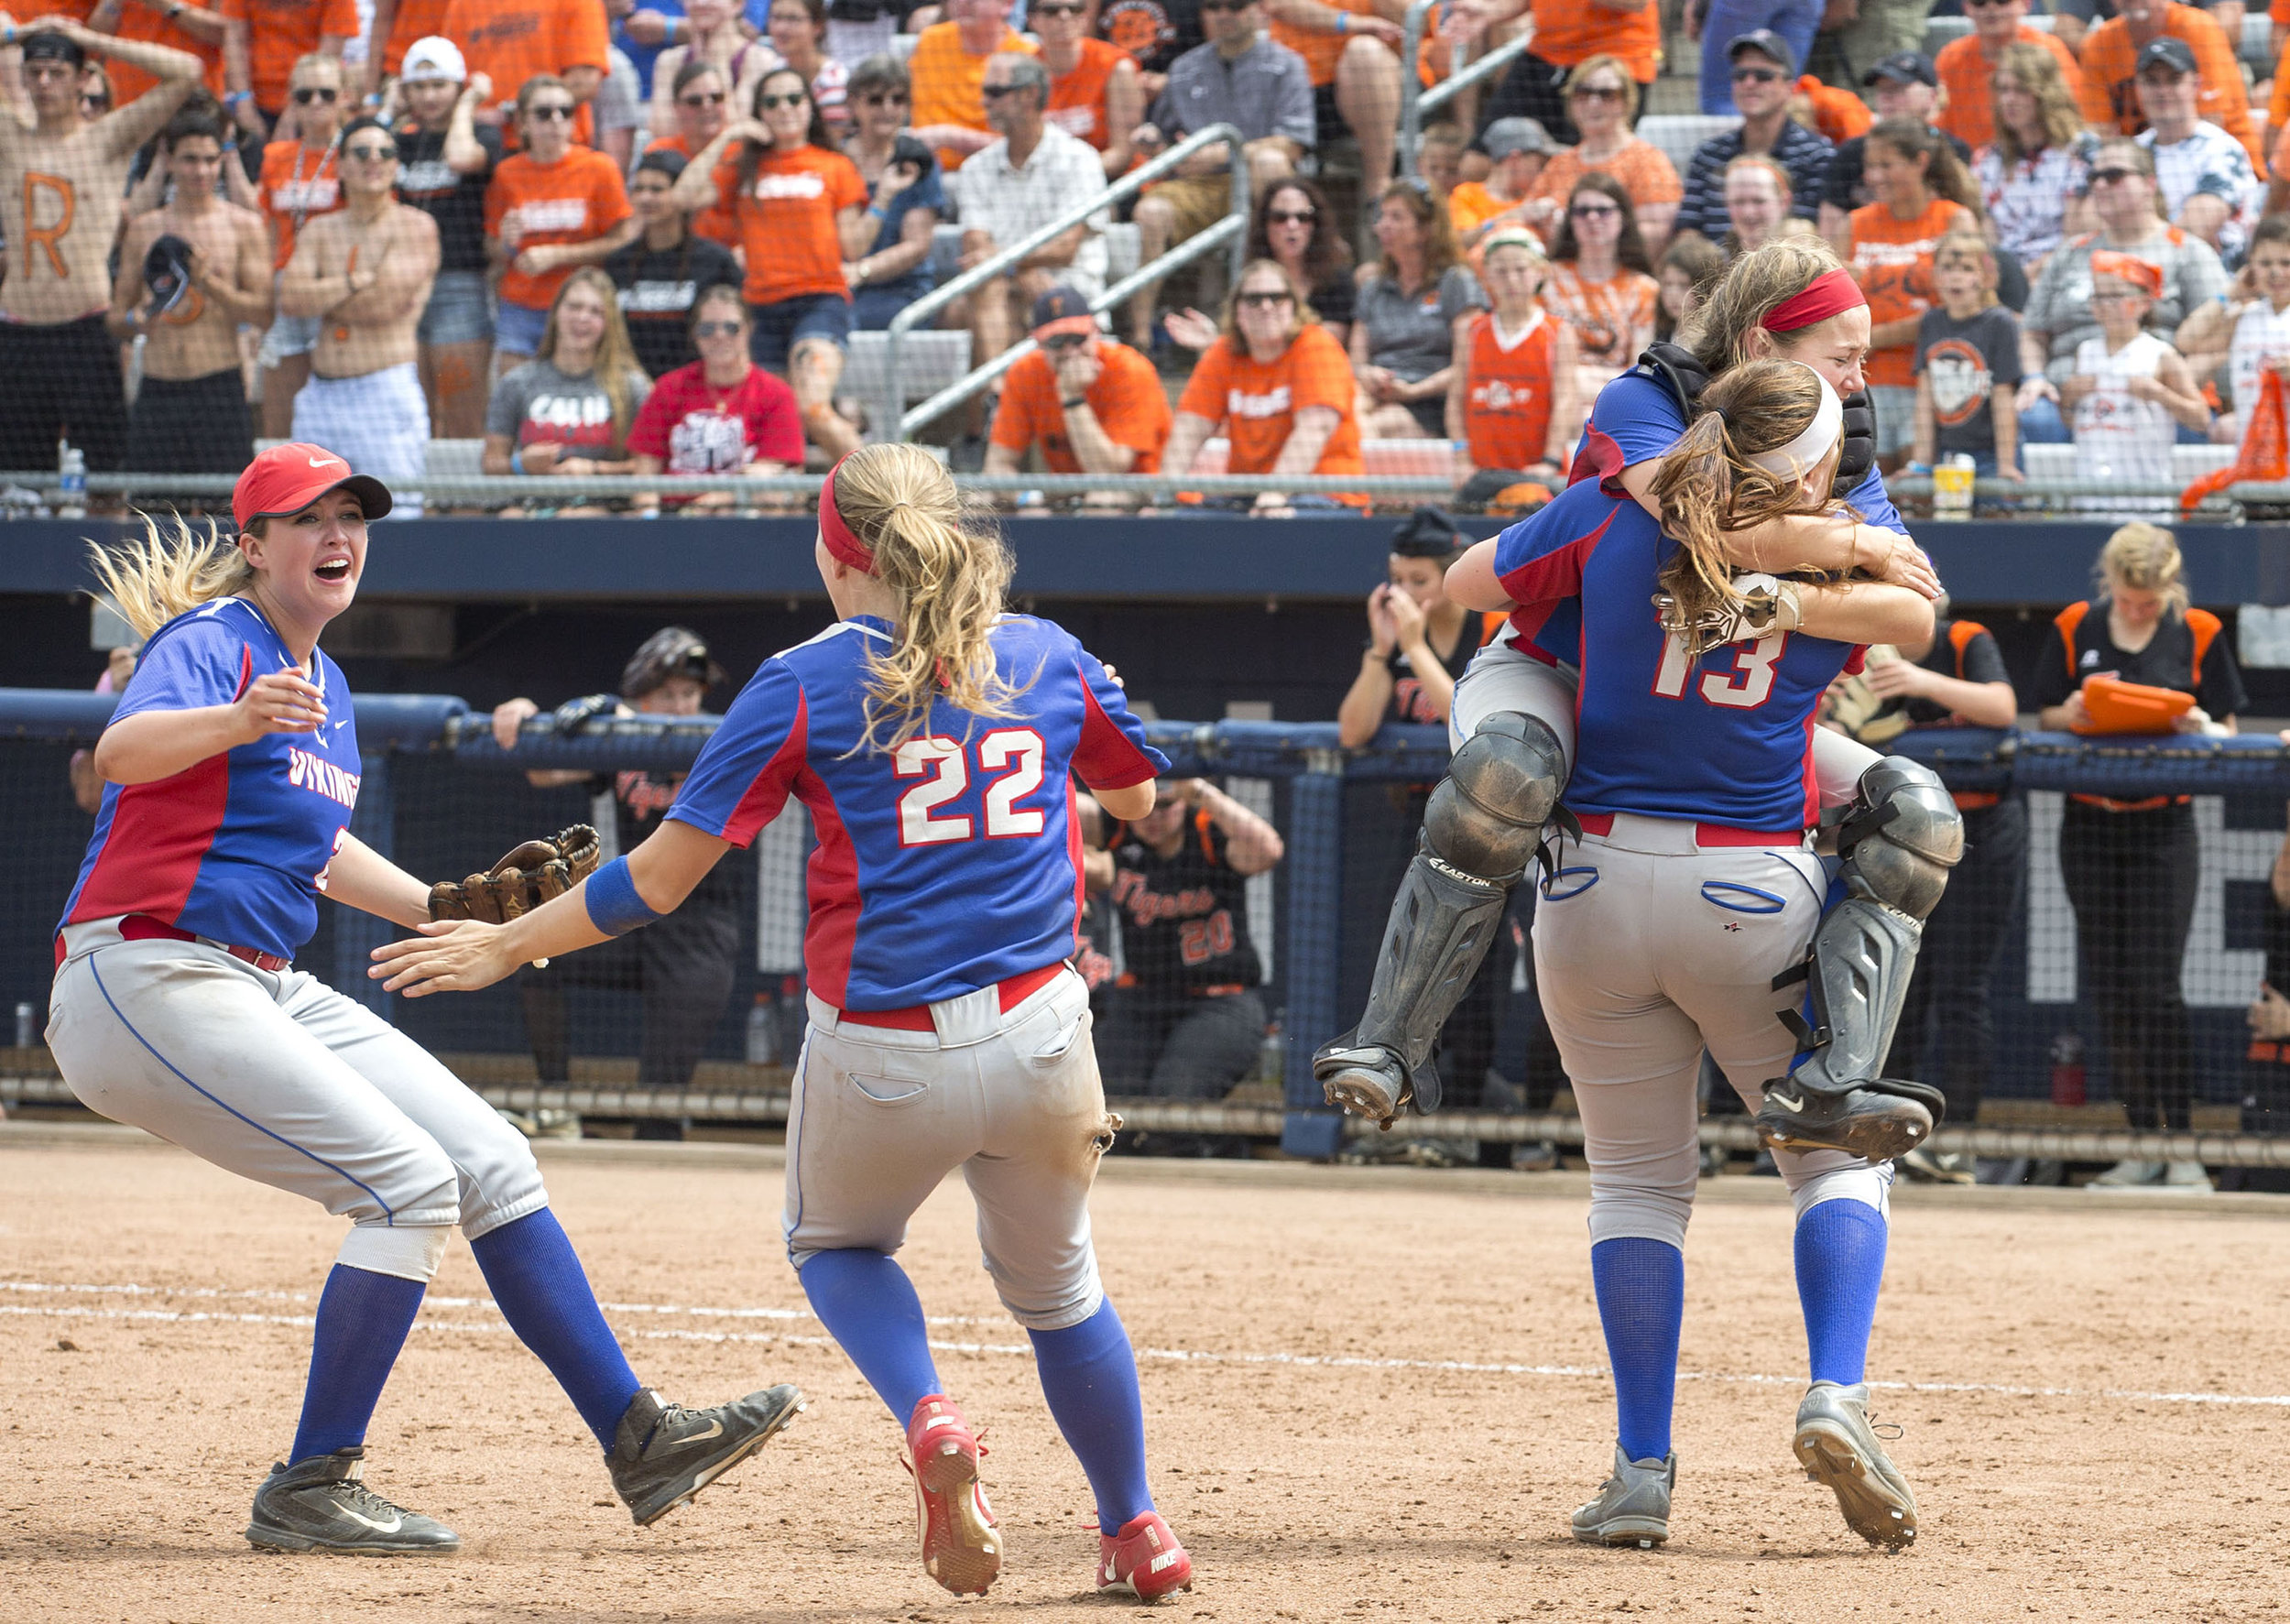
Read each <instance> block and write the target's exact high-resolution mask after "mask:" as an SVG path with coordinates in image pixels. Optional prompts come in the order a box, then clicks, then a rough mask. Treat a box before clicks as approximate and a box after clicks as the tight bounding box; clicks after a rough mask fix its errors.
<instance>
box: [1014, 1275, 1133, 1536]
mask: <svg viewBox="0 0 2290 1624" xmlns="http://www.w3.org/2000/svg"><path fill="white" fill-rule="evenodd" d="M1026 1335H1029V1336H1030V1337H1032V1338H1033V1356H1034V1362H1035V1364H1036V1365H1037V1366H1039V1367H1040V1368H1041V1392H1042V1396H1043V1397H1045V1398H1047V1399H1048V1400H1049V1401H1050V1413H1051V1414H1052V1416H1054V1417H1056V1419H1057V1423H1058V1431H1059V1432H1061V1433H1064V1434H1065V1442H1066V1444H1067V1446H1068V1447H1070V1448H1071V1449H1072V1450H1073V1451H1074V1456H1075V1458H1077V1459H1078V1460H1080V1462H1081V1463H1082V1470H1083V1471H1084V1472H1085V1473H1086V1474H1087V1475H1088V1477H1089V1488H1090V1491H1091V1492H1092V1493H1094V1494H1095V1495H1096V1497H1097V1526H1098V1528H1099V1529H1101V1530H1102V1531H1105V1532H1107V1533H1118V1532H1120V1531H1121V1529H1122V1528H1123V1526H1124V1525H1126V1524H1127V1523H1128V1522H1129V1520H1131V1519H1132V1518H1134V1517H1136V1516H1138V1515H1139V1514H1140V1513H1141V1512H1145V1511H1150V1510H1152V1509H1153V1492H1152V1490H1151V1489H1150V1488H1147V1487H1146V1486H1145V1405H1144V1401H1142V1400H1141V1399H1140V1398H1139V1397H1138V1392H1137V1355H1136V1354H1135V1353H1133V1352H1132V1351H1131V1350H1130V1348H1129V1332H1127V1331H1126V1330H1124V1329H1122V1327H1121V1316H1120V1315H1119V1314H1118V1313H1114V1311H1113V1302H1112V1301H1111V1300H1110V1299H1107V1301H1106V1302H1103V1303H1101V1304H1099V1305H1098V1309H1097V1312H1096V1313H1093V1314H1091V1315H1090V1316H1089V1317H1088V1318H1087V1319H1085V1320H1084V1321H1083V1322H1082V1323H1081V1324H1078V1325H1068V1326H1066V1327H1065V1328H1064V1329H1063V1330H1062V1331H1029V1332H1027V1333H1026Z"/></svg>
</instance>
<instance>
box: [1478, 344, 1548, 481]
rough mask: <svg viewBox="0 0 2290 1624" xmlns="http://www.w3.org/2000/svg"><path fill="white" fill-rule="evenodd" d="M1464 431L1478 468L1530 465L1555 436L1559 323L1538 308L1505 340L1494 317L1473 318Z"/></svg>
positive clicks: (1523, 466)
mask: <svg viewBox="0 0 2290 1624" xmlns="http://www.w3.org/2000/svg"><path fill="white" fill-rule="evenodd" d="M1465 343H1466V345H1467V348H1466V349H1465V352H1464V356H1465V360H1464V376H1463V431H1464V437H1465V440H1466V442H1467V444H1468V445H1469V447H1470V450H1471V466H1472V467H1474V468H1529V467H1532V466H1533V465H1534V464H1535V463H1539V462H1541V461H1542V460H1543V449H1544V447H1545V446H1546V445H1547V444H1548V443H1549V441H1550V436H1551V375H1552V367H1553V364H1554V355H1555V351H1556V348H1557V344H1558V323H1557V322H1554V321H1552V320H1551V316H1550V312H1549V311H1541V310H1538V311H1535V312H1534V319H1533V320H1532V322H1528V323H1527V325H1526V327H1525V328H1524V330H1522V331H1521V332H1516V333H1513V334H1512V335H1511V336H1510V341H1509V342H1508V343H1506V342H1505V341H1504V339H1503V336H1502V335H1501V334H1500V333H1499V332H1497V331H1496V326H1495V317H1494V316H1493V314H1492V313H1491V312H1482V313H1480V314H1478V315H1477V316H1474V317H1472V318H1471V322H1470V325H1469V327H1468V328H1467V337H1466V339H1465Z"/></svg>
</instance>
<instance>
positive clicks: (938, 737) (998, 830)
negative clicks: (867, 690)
mask: <svg viewBox="0 0 2290 1624" xmlns="http://www.w3.org/2000/svg"><path fill="white" fill-rule="evenodd" d="M1044 754H1045V749H1044V747H1043V745H1042V742H1041V735H1040V734H1038V733H1036V732H1035V731H1034V730H1033V729H1032V728H1030V727H998V728H996V729H994V730H993V731H992V732H991V733H988V734H986V735H985V736H982V737H980V738H979V739H978V740H977V742H976V756H977V760H978V776H979V777H980V778H981V779H984V780H985V782H986V797H985V800H986V805H985V810H984V812H983V816H982V818H981V819H976V820H974V819H973V818H972V817H971V816H970V814H969V813H967V812H962V813H958V814H953V815H945V816H942V815H940V809H941V808H942V807H944V806H946V805H948V804H949V803H951V802H953V801H959V800H961V799H962V797H963V794H964V792H965V791H966V790H968V789H969V788H970V759H969V758H970V755H971V752H970V751H969V750H965V748H964V747H963V745H962V743H961V741H959V740H957V739H951V738H948V737H946V736H944V735H943V734H932V735H930V736H925V737H921V738H911V739H908V740H907V741H906V742H905V743H903V744H901V745H900V747H898V748H897V749H896V750H895V751H893V752H892V754H891V762H892V770H893V771H894V772H895V773H896V774H897V775H898V776H899V777H900V778H902V779H921V780H922V781H921V782H920V783H918V784H916V785H915V786H914V787H913V788H912V789H911V790H906V791H904V792H903V793H902V794H900V797H899V844H900V845H902V846H917V845H944V844H946V843H948V842H951V841H963V840H973V839H976V838H977V835H976V832H975V831H976V824H977V823H978V822H981V821H982V822H983V823H985V825H986V832H985V833H986V838H987V839H988V840H1010V839H1017V838H1021V837H1023V836H1026V835H1030V834H1041V832H1042V829H1043V827H1044V826H1045V824H1044V819H1043V817H1042V814H1041V808H1040V807H1020V805H1019V804H1018V803H1019V802H1020V801H1023V800H1024V799H1025V798H1026V797H1027V796H1029V795H1030V794H1032V793H1033V792H1034V791H1035V790H1039V789H1041V761H1042V757H1043V755H1044Z"/></svg>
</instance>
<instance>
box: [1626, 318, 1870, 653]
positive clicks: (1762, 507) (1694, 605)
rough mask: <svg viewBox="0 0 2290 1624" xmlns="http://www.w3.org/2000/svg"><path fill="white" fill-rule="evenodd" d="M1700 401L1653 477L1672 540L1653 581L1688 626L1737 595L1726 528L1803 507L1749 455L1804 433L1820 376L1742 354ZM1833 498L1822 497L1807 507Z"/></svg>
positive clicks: (1787, 482)
mask: <svg viewBox="0 0 2290 1624" xmlns="http://www.w3.org/2000/svg"><path fill="white" fill-rule="evenodd" d="M1702 404H1703V406H1704V407H1705V408H1706V409H1705V410H1704V411H1703V413H1702V414H1701V416H1699V417H1698V418H1696V419H1695V420H1694V422H1693V425H1692V426H1691V427H1689V428H1688V429H1687V430H1686V431H1685V436H1684V438H1682V439H1681V440H1679V441H1678V442H1677V444H1676V445H1675V446H1674V447H1673V448H1672V449H1671V451H1670V453H1669V455H1668V456H1667V457H1665V458H1664V459H1663V464H1662V471H1661V472H1660V473H1659V474H1656V475H1655V476H1654V483H1653V496H1654V499H1655V500H1656V501H1657V502H1659V503H1660V504H1661V506H1662V525H1663V529H1665V530H1667V531H1668V532H1669V533H1670V534H1671V535H1672V536H1674V537H1675V538H1676V539H1677V540H1678V541H1679V543H1680V546H1679V549H1678V551H1677V553H1676V555H1675V556H1674V557H1673V558H1672V559H1671V560H1670V561H1669V562H1668V563H1666V564H1664V565H1663V567H1662V572H1661V582H1662V587H1663V591H1665V592H1667V593H1668V594H1670V595H1671V596H1673V597H1674V598H1675V599H1677V601H1678V605H1679V607H1680V608H1681V610H1683V611H1684V612H1685V624H1687V625H1689V626H1703V625H1708V624H1711V623H1712V622H1713V621H1714V620H1715V619H1716V618H1717V616H1718V612H1719V611H1721V610H1726V609H1730V608H1733V607H1737V606H1739V605H1741V604H1742V603H1743V602H1744V599H1743V598H1742V595H1741V594H1740V593H1739V590H1737V589H1736V588H1735V586H1734V584H1733V564H1732V562H1731V561H1729V560H1728V558H1727V556H1726V552H1725V549H1724V545H1723V538H1724V536H1725V534H1726V533H1727V532H1728V531H1732V530H1746V529H1750V528H1751V527H1752V526H1755V525H1759V524H1762V523H1764V522H1765V521H1766V520H1767V519H1771V518H1780V517H1781V516H1782V515H1783V514H1786V513H1802V512H1805V511H1808V509H1807V507H1806V505H1805V497H1804V492H1803V490H1802V487H1801V486H1800V485H1799V482H1798V481H1796V480H1794V479H1787V478H1783V477H1782V476H1780V475H1777V474H1768V473H1766V472H1765V471H1764V470H1763V469H1761V468H1760V467H1758V466H1757V465H1756V464H1754V463H1751V462H1750V461H1749V459H1750V457H1751V456H1753V455H1755V454H1756V453H1758V452H1769V451H1776V450H1778V449H1780V448H1781V447H1782V446H1784V445H1787V444H1788V443H1789V442H1790V441H1793V440H1794V439H1795V438H1796V437H1797V436H1798V435H1799V434H1801V433H1803V432H1804V431H1805V428H1806V426H1807V425H1809V424H1810V423H1811V422H1812V421H1813V418H1814V414H1815V413H1816V411H1818V410H1819V409H1820V406H1821V380H1820V378H1819V377H1818V376H1816V375H1815V374H1814V372H1813V370H1812V369H1811V368H1810V367H1807V366H1805V365H1800V364H1799V363H1797V362H1794V361H1752V362H1750V363H1749V364H1747V365H1742V366H1737V367H1735V368H1734V369H1733V370H1732V371H1730V372H1728V373H1727V374H1726V375H1725V376H1723V377H1721V378H1719V379H1718V380H1717V382H1716V383H1714V384H1712V385H1710V386H1709V388H1708V390H1707V392H1706V393H1705V394H1704V395H1703V397H1702ZM1835 456H1836V452H1834V451H1832V452H1830V453H1829V456H1828V457H1827V458H1825V459H1824V460H1823V463H1822V466H1823V468H1824V469H1826V468H1827V467H1828V466H1829V464H1830V463H1831V462H1833V461H1834V459H1835ZM1816 483H1817V484H1818V485H1819V486H1820V488H1821V489H1823V490H1827V488H1828V487H1827V474H1826V473H1825V474H1822V476H1821V478H1820V480H1819V481H1817V482H1816ZM1834 507H1837V504H1836V503H1835V502H1833V501H1830V502H1827V503H1825V504H1823V506H1822V507H1820V508H1819V509H1816V510H1817V511H1827V510H1829V509H1831V508H1834ZM1689 651H1690V652H1692V653H1695V654H1700V653H1702V652H1703V650H1702V649H1691V650H1689Z"/></svg>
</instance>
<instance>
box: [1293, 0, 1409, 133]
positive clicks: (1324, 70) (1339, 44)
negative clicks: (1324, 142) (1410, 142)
mask: <svg viewBox="0 0 2290 1624" xmlns="http://www.w3.org/2000/svg"><path fill="white" fill-rule="evenodd" d="M1323 4H1325V5H1326V6H1327V7H1328V8H1329V9H1330V10H1331V11H1348V12H1350V13H1351V14H1352V15H1353V16H1375V15H1376V0H1323ZM1347 26H1348V25H1347ZM1267 27H1268V28H1269V29H1270V32H1271V35H1272V38H1274V39H1276V40H1278V41H1279V42H1280V43H1281V44H1282V45H1285V46H1286V47H1288V49H1291V50H1292V51H1294V52H1295V53H1296V54H1297V55H1298V56H1300V57H1302V58H1303V59H1304V66H1305V67H1307V68H1309V69H1311V70H1312V82H1313V84H1314V87H1315V88H1317V87H1318V86H1320V85H1324V84H1334V83H1335V82H1336V63H1337V61H1338V60H1341V59H1342V57H1343V55H1344V49H1345V47H1347V46H1348V45H1349V44H1351V42H1352V37H1351V35H1349V34H1314V33H1313V32H1311V31H1310V30H1309V29H1306V28H1300V27H1297V26H1296V25H1295V24H1293V23H1284V22H1282V21H1281V19H1280V18H1278V17H1272V18H1270V19H1269V20H1268V23H1267ZM1395 111H1396V110H1395ZM1333 138H1334V137H1333V136H1330V139H1333Z"/></svg>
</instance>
